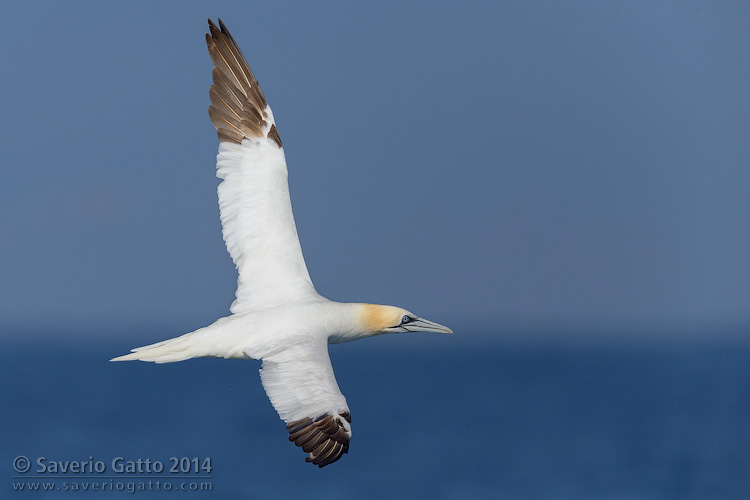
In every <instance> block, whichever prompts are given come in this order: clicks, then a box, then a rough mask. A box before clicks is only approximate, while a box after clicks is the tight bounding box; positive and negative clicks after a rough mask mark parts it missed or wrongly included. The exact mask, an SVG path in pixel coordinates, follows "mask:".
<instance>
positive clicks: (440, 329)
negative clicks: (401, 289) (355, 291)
mask: <svg viewBox="0 0 750 500" xmlns="http://www.w3.org/2000/svg"><path fill="white" fill-rule="evenodd" d="M363 306H364V307H363V308H362V313H361V319H360V320H361V321H362V323H363V325H364V328H365V330H366V331H368V332H372V333H374V334H376V335H377V334H381V333H407V332H434V333H453V330H451V329H450V328H448V327H447V326H443V325H439V324H437V323H433V322H432V321H428V320H426V319H423V318H420V317H419V316H417V315H415V314H412V313H410V312H409V311H407V310H406V309H401V308H400V307H393V306H381V305H376V304H363Z"/></svg>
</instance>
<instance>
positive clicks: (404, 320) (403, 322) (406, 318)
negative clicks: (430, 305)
mask: <svg viewBox="0 0 750 500" xmlns="http://www.w3.org/2000/svg"><path fill="white" fill-rule="evenodd" d="M409 322H411V318H410V317H409V316H404V317H403V318H401V324H402V325H405V324H406V323H409Z"/></svg>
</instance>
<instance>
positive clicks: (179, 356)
mask: <svg viewBox="0 0 750 500" xmlns="http://www.w3.org/2000/svg"><path fill="white" fill-rule="evenodd" d="M191 335H192V334H190V333H188V334H187V335H183V336H181V337H177V338H173V339H169V340H164V341H162V342H157V343H156V344H151V345H147V346H143V347H136V348H135V349H131V351H132V352H131V353H130V354H126V355H124V356H119V357H117V358H113V359H110V361H136V360H140V361H153V362H154V363H174V362H176V361H184V360H186V359H190V358H195V357H197V356H201V354H199V353H197V352H196V350H195V348H194V347H195V346H194V345H193V344H194V343H193V342H192V339H191V338H190V336H191Z"/></svg>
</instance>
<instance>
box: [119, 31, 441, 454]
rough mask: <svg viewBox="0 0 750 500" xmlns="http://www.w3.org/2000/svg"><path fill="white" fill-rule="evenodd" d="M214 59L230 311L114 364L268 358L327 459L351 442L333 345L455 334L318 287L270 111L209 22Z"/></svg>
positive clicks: (279, 400) (305, 444)
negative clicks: (233, 279) (232, 292)
mask: <svg viewBox="0 0 750 500" xmlns="http://www.w3.org/2000/svg"><path fill="white" fill-rule="evenodd" d="M208 25H209V31H210V33H207V34H206V43H207V44H208V52H209V54H210V56H211V59H212V60H213V63H214V69H213V73H212V75H213V85H211V88H210V90H209V95H210V97H211V106H210V107H209V108H208V114H209V117H210V118H211V123H213V125H214V126H215V127H216V130H217V133H218V136H219V142H220V144H219V154H218V156H217V162H216V169H217V170H216V176H217V177H219V178H220V179H222V182H221V183H220V184H219V187H218V194H219V208H220V210H221V224H222V228H223V231H222V233H223V236H224V241H225V242H226V245H227V249H228V251H229V254H230V255H231V257H232V260H233V261H234V263H235V265H236V267H237V270H238V273H239V277H238V279H237V291H236V300H235V301H234V302H233V303H232V305H231V307H230V312H231V314H230V315H229V316H227V317H224V318H221V319H219V320H217V321H216V322H214V323H213V324H211V325H209V326H207V327H205V328H200V329H198V330H196V331H194V332H191V333H187V334H185V335H182V336H180V337H176V338H173V339H169V340H165V341H163V342H158V343H156V344H151V345H147V346H144V347H138V348H136V349H132V353H131V354H126V355H125V356H120V357H117V358H114V359H112V360H111V361H130V360H141V361H153V362H156V363H172V362H175V361H183V360H186V359H190V358H196V357H201V356H208V357H217V358H241V359H257V360H262V365H261V369H260V377H261V381H262V383H263V387H264V389H265V390H266V393H267V394H268V398H269V399H270V400H271V403H272V404H273V406H274V408H275V409H276V411H277V412H278V414H279V416H280V417H281V419H282V420H283V421H284V422H285V423H286V427H287V430H288V431H289V440H290V441H292V442H294V444H296V445H297V446H300V447H301V448H302V449H303V450H304V451H305V452H306V453H308V454H309V456H308V457H307V458H306V461H307V462H312V463H313V464H315V465H317V466H318V467H324V466H326V465H328V464H331V463H333V462H335V461H336V460H338V459H339V458H341V456H342V455H343V454H344V453H347V452H348V450H349V439H350V438H351V436H352V430H351V425H350V424H351V414H350V412H349V407H348V406H347V404H346V399H345V398H344V396H343V394H341V390H340V389H339V386H338V384H337V383H336V378H335V376H334V374H333V368H332V367H331V361H330V359H329V357H328V344H338V343H341V342H349V341H351V340H357V339H362V338H366V337H372V336H375V335H382V334H385V333H406V332H437V333H453V332H452V331H451V330H450V328H447V327H445V326H442V325H439V324H437V323H433V322H431V321H427V320H426V319H423V318H420V317H418V316H416V315H414V314H412V313H411V312H409V311H407V310H405V309H401V308H399V307H392V306H384V305H375V304H360V303H341V302H333V301H331V300H328V299H326V298H325V297H323V296H321V295H319V294H318V293H317V292H316V291H315V287H313V284H312V281H311V280H310V275H309V274H308V271H307V266H306V265H305V261H304V259H303V257H302V249H301V247H300V242H299V238H298V236H297V228H296V226H295V224H294V216H293V215H292V205H291V201H290V199H289V185H288V183H287V167H286V160H285V156H284V149H283V148H282V146H281V138H280V137H279V132H278V130H277V129H276V123H275V121H274V117H273V113H272V112H271V108H270V107H268V104H267V103H266V98H265V97H264V95H263V92H262V91H261V89H260V87H259V86H258V81H257V80H256V79H255V76H254V75H253V72H252V71H251V70H250V67H249V66H248V64H247V61H246V60H245V57H244V56H243V55H242V52H241V51H240V49H239V47H238V46H237V43H236V42H235V41H234V38H232V35H230V34H229V31H228V30H227V28H226V26H224V23H222V22H221V19H219V27H218V28H217V27H216V25H215V24H214V23H213V22H212V21H211V20H210V19H209V20H208Z"/></svg>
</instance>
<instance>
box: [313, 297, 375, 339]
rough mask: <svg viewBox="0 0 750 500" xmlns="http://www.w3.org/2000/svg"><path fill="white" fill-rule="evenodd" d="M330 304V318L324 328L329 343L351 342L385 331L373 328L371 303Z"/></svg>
mask: <svg viewBox="0 0 750 500" xmlns="http://www.w3.org/2000/svg"><path fill="white" fill-rule="evenodd" d="M331 305H332V306H333V307H332V310H331V313H332V314H331V316H330V318H331V319H330V321H328V322H327V328H326V329H327V330H328V343H329V344H340V343H342V342H351V341H352V340H358V339H364V338H367V337H374V336H375V335H382V334H384V333H386V332H383V331H378V330H376V329H374V324H373V322H372V321H371V318H372V315H373V314H374V312H373V309H372V308H373V305H372V304H359V303H341V302H334V303H332V304H331Z"/></svg>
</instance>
